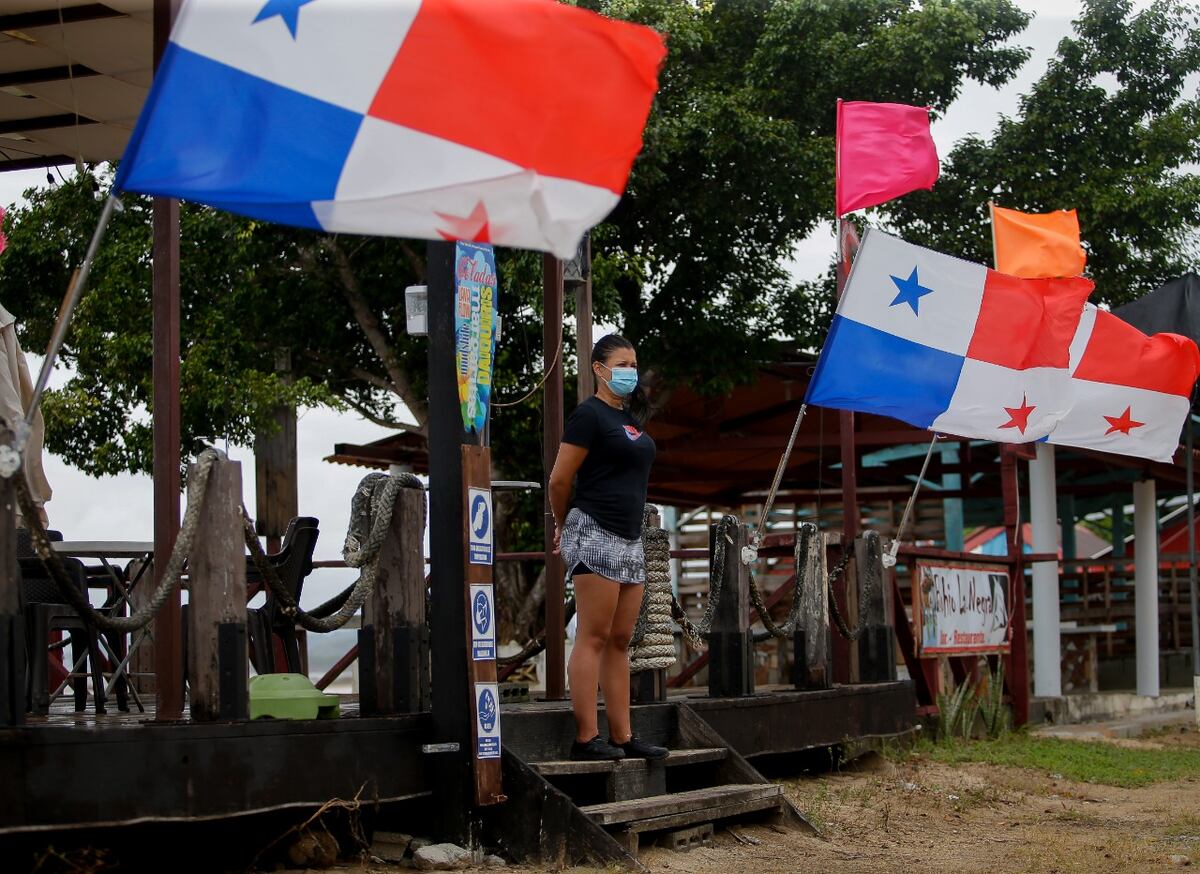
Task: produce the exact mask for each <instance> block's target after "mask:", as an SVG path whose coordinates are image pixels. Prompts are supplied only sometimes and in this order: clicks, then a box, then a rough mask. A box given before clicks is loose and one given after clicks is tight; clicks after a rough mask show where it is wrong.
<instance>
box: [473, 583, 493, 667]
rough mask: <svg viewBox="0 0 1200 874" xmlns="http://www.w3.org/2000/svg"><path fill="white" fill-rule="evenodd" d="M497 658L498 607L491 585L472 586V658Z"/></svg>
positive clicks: (478, 660)
mask: <svg viewBox="0 0 1200 874" xmlns="http://www.w3.org/2000/svg"><path fill="white" fill-rule="evenodd" d="M495 657H496V605H495V603H494V601H493V599H492V586H491V584H490V583H472V584H471V658H472V659H474V660H475V661H477V662H480V661H486V660H487V659H494V658H495Z"/></svg>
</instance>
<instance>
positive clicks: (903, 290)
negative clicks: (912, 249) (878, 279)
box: [888, 267, 933, 316]
mask: <svg viewBox="0 0 1200 874" xmlns="http://www.w3.org/2000/svg"><path fill="white" fill-rule="evenodd" d="M892 282H894V283H896V288H897V289H899V292H900V293H899V294H897V295H896V299H895V300H893V301H892V302H891V303H890V304H888V306H896V304H900V303H906V304H908V305H909V306H910V307H912V311H913V315H914V316H919V315H920V313H919V312H918V311H917V306H918V304H919V303H920V302H921V298H923V297H924V296H925V295H927V294H933V289H932V288H927V287H926V286H924V285H922V284H921V283H920V282H919V281H917V268H916V267H913V269H912V273H910V274H909V276H908V279H901V278H900V277H899V276H893V277H892Z"/></svg>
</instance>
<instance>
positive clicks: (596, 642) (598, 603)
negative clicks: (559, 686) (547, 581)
mask: <svg viewBox="0 0 1200 874" xmlns="http://www.w3.org/2000/svg"><path fill="white" fill-rule="evenodd" d="M574 580H575V608H576V609H575V619H576V625H575V648H574V649H573V650H571V661H570V662H569V663H568V664H567V676H568V677H569V678H570V680H571V709H572V710H574V712H575V739H576V740H577V741H579V742H580V743H587V742H588V741H590V740H591V739H592V738H594V737H595V736H596V735H597V734H599V733H600V731H599V728H597V724H596V723H597V717H596V687H597V686H598V685H599V681H600V658H601V654H602V653H603V652H604V651H605V648H606V647H607V645H608V636H609V634H610V632H611V630H612V627H613V614H614V613H615V612H616V609H617V598H618V595H619V594H620V591H621V588H622V586H621V585H620V584H618V583H615V582H613V581H612V580H610V579H606V578H605V577H602V576H600V575H599V574H580V575H579V576H577V577H575V578H574ZM628 673H629V669H628V667H626V677H625V682H626V688H628V684H629V677H628ZM605 694H606V696H607V687H606V689H605ZM625 700H626V709H627V710H628V701H629V695H628V693H626V696H625ZM609 718H610V719H611V717H609Z"/></svg>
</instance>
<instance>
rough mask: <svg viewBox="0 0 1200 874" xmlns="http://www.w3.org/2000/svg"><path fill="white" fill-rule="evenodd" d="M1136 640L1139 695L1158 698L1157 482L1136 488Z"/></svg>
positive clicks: (1134, 577)
mask: <svg viewBox="0 0 1200 874" xmlns="http://www.w3.org/2000/svg"><path fill="white" fill-rule="evenodd" d="M1133 548H1134V557H1133V597H1134V615H1135V620H1136V621H1135V625H1134V639H1135V642H1136V643H1137V693H1138V694H1139V695H1149V696H1150V697H1152V698H1157V697H1158V512H1157V507H1156V506H1155V500H1154V480H1152V479H1148V480H1142V481H1141V482H1136V483H1134V484H1133Z"/></svg>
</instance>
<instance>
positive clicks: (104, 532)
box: [0, 0, 1144, 605]
mask: <svg viewBox="0 0 1200 874" xmlns="http://www.w3.org/2000/svg"><path fill="white" fill-rule="evenodd" d="M1020 5H1021V6H1022V7H1023V8H1025V9H1027V10H1029V11H1032V12H1035V13H1036V17H1035V19H1034V20H1033V22H1032V23H1031V24H1030V25H1029V27H1028V28H1027V29H1026V30H1025V31H1024V32H1023V33H1022V34H1020V35H1019V36H1018V38H1017V39H1016V40H1015V41H1014V42H1015V43H1016V44H1018V45H1022V46H1027V47H1029V48H1031V49H1033V55H1032V57H1031V58H1030V60H1029V61H1028V62H1027V63H1026V64H1025V66H1024V68H1023V69H1022V70H1021V71H1020V73H1019V74H1018V75H1017V77H1016V78H1015V80H1014V81H1013V82H1012V83H1010V84H1009V85H1008V86H1007V87H1005V88H1004V89H1002V90H1000V91H996V90H993V89H990V88H987V87H985V86H982V85H978V84H975V83H967V84H966V86H965V87H964V88H963V91H962V94H961V95H960V97H959V98H958V100H957V101H956V103H955V104H954V105H953V106H952V107H951V109H950V111H949V112H948V113H947V115H946V117H945V118H943V119H940V120H938V121H937V122H936V123H935V124H934V127H933V135H934V140H935V141H936V143H937V147H938V151H939V153H940V154H942V155H945V154H947V153H949V151H950V149H951V147H952V145H953V144H954V143H955V142H956V141H957V140H958V139H960V138H961V137H963V136H965V135H967V134H969V133H978V134H983V135H987V134H989V133H990V132H991V130H992V129H993V127H994V125H995V123H996V121H997V119H998V117H999V116H1000V115H1001V114H1005V115H1013V114H1015V112H1016V109H1017V98H1018V96H1019V95H1020V94H1021V93H1022V92H1023V91H1024V90H1026V89H1027V88H1028V86H1029V85H1030V84H1031V83H1032V82H1034V81H1035V80H1036V79H1037V78H1038V77H1039V76H1040V75H1041V74H1042V72H1043V71H1044V70H1045V68H1046V63H1047V60H1048V59H1049V58H1050V57H1051V55H1052V54H1053V51H1054V47H1055V46H1056V45H1057V43H1058V41H1059V40H1060V39H1061V38H1062V37H1063V36H1066V35H1067V34H1068V33H1069V32H1070V19H1071V17H1072V16H1073V15H1074V14H1075V13H1076V12H1077V10H1078V8H1079V4H1078V3H1076V2H1070V0H1066V2H1059V0H1053V2H1047V0H1043V2H1035V0H1024V2H1021V3H1020ZM1138 5H1139V6H1140V5H1144V4H1138ZM64 172H69V171H68V170H67V169H66V168H64ZM45 182H46V176H45V173H44V172H43V171H26V172H16V173H0V204H5V205H9V204H12V203H14V202H17V201H19V200H20V198H21V192H22V191H23V190H25V189H26V188H28V187H30V186H37V185H44V184H45ZM832 250H833V238H832V234H831V232H830V231H829V230H828V229H825V230H824V231H822V232H820V233H817V234H814V236H813V237H812V238H811V239H809V240H807V241H805V242H804V243H803V244H801V245H800V246H799V247H798V249H797V255H796V261H795V264H794V266H793V270H794V272H795V273H796V275H797V276H803V277H815V276H817V275H819V274H821V273H822V272H823V271H824V270H825V269H826V267H827V265H828V262H829V261H830V259H831V257H832ZM502 291H503V289H502ZM398 293H400V292H399V291H398ZM0 303H3V301H0ZM15 315H16V316H17V318H18V319H20V316H21V314H20V313H16V314H15ZM39 364H40V359H36V358H33V357H32V356H31V362H30V365H31V367H34V368H35V369H36V367H37V366H39ZM55 376H56V378H55V379H54V380H52V382H51V385H52V386H53V385H55V384H61V382H62V375H61V374H56V375H55ZM298 433H299V440H298V442H299V447H298V448H299V468H300V470H299V472H300V511H301V513H303V514H305V515H311V516H317V517H318V518H320V520H321V528H322V534H321V538H320V540H319V542H318V544H317V557H318V558H340V556H341V544H342V538H343V536H344V532H345V527H346V520H347V517H348V515H349V502H350V496H351V494H352V493H353V491H354V487H355V485H356V484H357V483H358V481H359V479H360V478H361V477H362V476H363V475H364V474H365V473H366V471H365V470H360V469H358V468H350V467H345V466H341V465H333V464H328V463H325V462H324V461H322V459H323V458H324V457H325V456H326V455H328V454H329V453H330V452H332V449H333V444H334V443H335V442H336V443H341V442H353V443H363V442H367V441H370V440H374V439H377V438H379V437H382V436H384V435H385V434H386V433H388V432H386V431H385V430H384V429H382V428H379V427H377V426H375V425H372V424H370V423H368V422H365V421H364V420H362V419H361V418H359V417H358V416H355V415H349V414H337V413H333V412H331V411H328V410H311V411H306V412H303V413H302V414H301V418H300V423H299V429H298ZM230 455H231V456H232V457H234V458H236V459H238V460H241V461H242V462H243V467H242V476H243V482H244V490H245V494H246V496H247V505H248V506H249V507H250V510H251V513H253V512H254V509H253V496H254V464H253V457H252V454H251V453H250V452H249V450H247V449H244V448H241V447H231V448H230ZM45 464H46V473H47V476H48V478H49V480H50V483H51V485H52V487H53V489H54V498H53V500H52V501H51V502H50V504H49V505H48V506H47V510H48V512H49V515H50V519H51V522H52V525H53V527H55V528H57V529H60V530H61V531H63V532H64V534H65V535H66V537H67V539H69V540H83V539H96V540H141V539H145V540H149V539H151V533H152V527H153V526H152V519H151V508H152V498H151V483H150V478H149V477H147V476H133V475H123V476H117V477H105V478H102V479H99V480H97V479H94V478H92V477H88V476H85V475H84V474H82V473H80V472H78V471H76V470H73V469H71V468H69V467H67V466H66V465H65V464H63V462H62V461H60V460H59V459H58V458H55V457H53V456H48V457H47V458H46V461H45ZM352 578H353V577H352V575H351V574H350V572H346V571H329V570H319V571H316V572H315V573H314V576H313V577H312V578H310V581H309V582H308V583H307V584H306V589H305V597H304V599H303V601H304V602H305V604H306V605H311V604H315V603H319V602H320V601H321V600H323V599H324V598H325V597H327V596H328V595H329V594H331V593H332V592H333V591H336V590H337V589H338V588H340V587H341V586H342V585H345V582H346V581H347V580H348V579H352Z"/></svg>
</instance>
